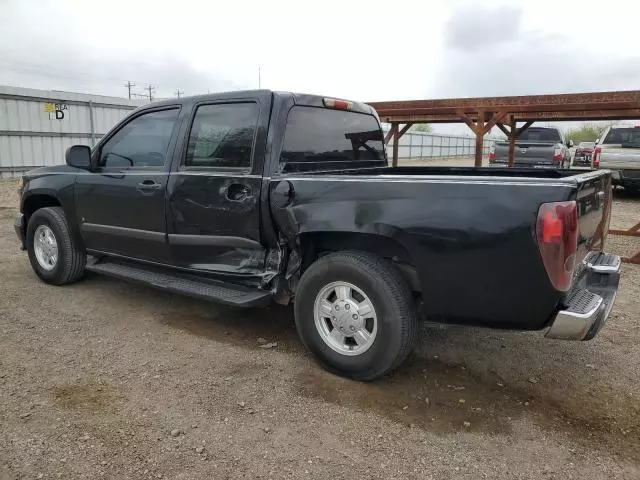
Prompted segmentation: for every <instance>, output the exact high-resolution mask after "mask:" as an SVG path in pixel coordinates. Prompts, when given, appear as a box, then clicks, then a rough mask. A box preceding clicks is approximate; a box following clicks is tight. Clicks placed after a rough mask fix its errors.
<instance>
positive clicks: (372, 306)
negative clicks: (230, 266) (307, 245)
mask: <svg viewBox="0 0 640 480" xmlns="http://www.w3.org/2000/svg"><path fill="white" fill-rule="evenodd" d="M295 318H296V327H297V329H298V334H299V335H300V338H301V339H302V342H303V343H304V345H305V346H306V347H307V349H308V350H309V351H310V352H311V353H312V354H313V355H314V357H315V358H316V360H317V361H318V362H319V363H320V364H321V365H322V366H323V367H324V368H326V369H327V370H329V371H331V372H333V373H337V374H339V375H342V376H346V377H349V378H353V379H356V380H374V379H376V378H378V377H380V376H382V375H385V374H386V373H388V372H390V371H391V370H393V369H394V368H396V367H397V366H398V365H400V363H402V361H403V360H404V359H405V358H406V357H407V355H408V354H409V353H410V352H411V349H412V347H413V342H414V337H415V335H416V331H417V314H416V310H415V305H414V301H413V298H412V294H411V289H410V288H409V285H408V284H407V282H406V281H405V279H404V278H403V277H402V275H401V274H400V272H399V271H398V269H397V268H396V267H395V266H394V265H393V264H392V263H391V262H389V261H388V260H385V259H383V258H380V257H377V256H374V255H371V254H368V253H363V252H336V253H331V254H329V255H326V256H324V257H322V258H320V259H319V260H317V261H316V262H315V263H313V264H312V265H311V266H310V267H309V268H308V269H307V270H306V271H305V273H304V275H303V276H302V278H301V279H300V284H299V286H298V289H297V292H296V299H295Z"/></svg>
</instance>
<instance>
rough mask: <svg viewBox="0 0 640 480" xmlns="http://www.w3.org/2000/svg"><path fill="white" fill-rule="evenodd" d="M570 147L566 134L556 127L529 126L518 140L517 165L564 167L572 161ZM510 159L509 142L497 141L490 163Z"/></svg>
mask: <svg viewBox="0 0 640 480" xmlns="http://www.w3.org/2000/svg"><path fill="white" fill-rule="evenodd" d="M569 147H573V141H571V140H569V141H568V142H565V139H564V136H563V135H562V133H561V132H560V130H558V129H557V128H554V127H529V128H528V129H526V130H525V131H524V132H522V133H521V134H520V136H518V138H517V140H516V152H515V153H516V155H515V161H514V165H515V166H516V167H534V168H564V167H568V166H569V163H570V161H571V153H570V152H569ZM508 161H509V142H508V141H501V142H495V144H494V145H493V146H492V147H491V150H490V151H489V163H490V164H506V163H507V162H508Z"/></svg>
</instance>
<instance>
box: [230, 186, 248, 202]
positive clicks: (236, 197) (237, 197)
mask: <svg viewBox="0 0 640 480" xmlns="http://www.w3.org/2000/svg"><path fill="white" fill-rule="evenodd" d="M250 196H251V188H250V187H249V186H248V185H244V184H242V183H232V184H231V185H229V186H228V187H227V193H226V197H227V199H228V200H231V201H232V202H242V201H244V200H246V199H247V198H249V197H250Z"/></svg>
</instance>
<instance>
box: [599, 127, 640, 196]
mask: <svg viewBox="0 0 640 480" xmlns="http://www.w3.org/2000/svg"><path fill="white" fill-rule="evenodd" d="M593 168H607V169H609V170H611V171H612V174H613V184H614V185H620V186H623V187H625V188H628V189H633V190H638V189H640V125H637V126H631V125H614V126H611V127H608V128H607V129H606V130H605V131H604V132H603V133H602V135H601V136H600V138H599V139H598V140H597V141H596V148H595V149H594V151H593Z"/></svg>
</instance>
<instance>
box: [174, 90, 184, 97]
mask: <svg viewBox="0 0 640 480" xmlns="http://www.w3.org/2000/svg"><path fill="white" fill-rule="evenodd" d="M175 93H176V97H178V98H180V96H181V95H184V90H180V89H177V90H176V92H175Z"/></svg>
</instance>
